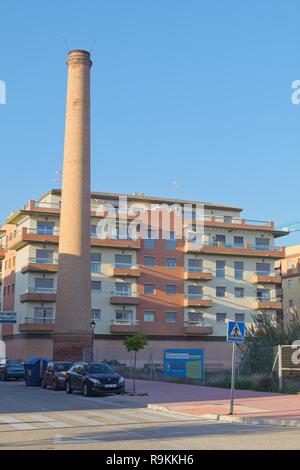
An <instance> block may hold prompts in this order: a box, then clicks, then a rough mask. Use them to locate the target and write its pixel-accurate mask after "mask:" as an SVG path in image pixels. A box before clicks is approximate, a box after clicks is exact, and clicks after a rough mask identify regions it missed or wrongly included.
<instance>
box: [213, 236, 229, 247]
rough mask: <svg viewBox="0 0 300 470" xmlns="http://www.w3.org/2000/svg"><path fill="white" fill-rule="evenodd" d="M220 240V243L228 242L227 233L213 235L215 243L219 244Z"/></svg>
mask: <svg viewBox="0 0 300 470" xmlns="http://www.w3.org/2000/svg"><path fill="white" fill-rule="evenodd" d="M219 242H220V243H226V236H225V235H220V234H218V235H215V236H214V237H213V244H216V245H217V244H218V243H219Z"/></svg>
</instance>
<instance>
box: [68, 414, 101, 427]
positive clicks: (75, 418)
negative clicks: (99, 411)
mask: <svg viewBox="0 0 300 470" xmlns="http://www.w3.org/2000/svg"><path fill="white" fill-rule="evenodd" d="M59 417H60V418H63V419H66V420H71V421H78V422H79V423H83V424H87V425H88V426H103V424H106V423H104V422H103V421H98V420H97V421H96V420H94V419H90V418H87V417H85V416H81V415H76V414H67V413H59Z"/></svg>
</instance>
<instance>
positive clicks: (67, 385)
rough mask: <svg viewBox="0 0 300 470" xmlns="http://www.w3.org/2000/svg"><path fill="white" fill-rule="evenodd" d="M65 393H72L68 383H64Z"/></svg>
mask: <svg viewBox="0 0 300 470" xmlns="http://www.w3.org/2000/svg"><path fill="white" fill-rule="evenodd" d="M66 392H67V393H73V388H72V387H71V384H70V382H67V383H66Z"/></svg>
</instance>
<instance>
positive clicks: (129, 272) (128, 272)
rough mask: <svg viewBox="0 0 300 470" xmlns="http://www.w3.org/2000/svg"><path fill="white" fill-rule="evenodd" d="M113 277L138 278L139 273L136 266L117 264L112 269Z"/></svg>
mask: <svg viewBox="0 0 300 470" xmlns="http://www.w3.org/2000/svg"><path fill="white" fill-rule="evenodd" d="M113 275H114V276H121V277H122V276H125V277H138V276H140V275H141V271H140V268H139V266H138V265H133V264H132V265H129V264H126V263H118V264H115V265H114V267H113Z"/></svg>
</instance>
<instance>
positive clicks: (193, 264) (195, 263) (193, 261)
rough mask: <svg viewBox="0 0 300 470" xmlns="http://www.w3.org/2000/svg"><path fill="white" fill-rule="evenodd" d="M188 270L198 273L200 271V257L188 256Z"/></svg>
mask: <svg viewBox="0 0 300 470" xmlns="http://www.w3.org/2000/svg"><path fill="white" fill-rule="evenodd" d="M188 271H189V272H192V273H200V272H201V271H202V259H197V258H189V259H188Z"/></svg>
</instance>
